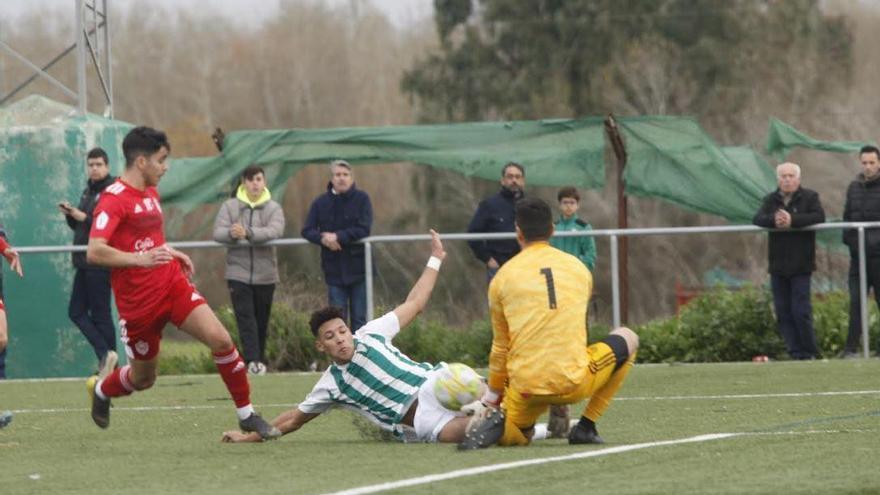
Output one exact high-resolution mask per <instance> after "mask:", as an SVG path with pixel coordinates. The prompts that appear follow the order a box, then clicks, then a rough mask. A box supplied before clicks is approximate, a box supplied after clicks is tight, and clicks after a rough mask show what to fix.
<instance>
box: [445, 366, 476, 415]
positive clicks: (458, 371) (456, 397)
mask: <svg viewBox="0 0 880 495" xmlns="http://www.w3.org/2000/svg"><path fill="white" fill-rule="evenodd" d="M485 387H486V385H485V384H484V382H483V377H482V376H480V375H479V374H477V372H476V371H474V370H473V369H471V367H470V366H468V365H466V364H461V363H452V364H447V365H446V366H444V367H442V368H441V369H440V370H438V376H437V380H436V381H435V382H434V396H435V397H437V402H439V403H440V405H441V406H443V407H445V408H446V409H449V410H451V411H458V410H459V409H461V406H463V405H465V404H470V403H471V402H473V401H475V400H478V399H479V398H480V397H481V396H482V395H483V392H484V390H485Z"/></svg>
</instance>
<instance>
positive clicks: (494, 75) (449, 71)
mask: <svg viewBox="0 0 880 495" xmlns="http://www.w3.org/2000/svg"><path fill="white" fill-rule="evenodd" d="M471 4H472V2H470V1H468V0H437V1H435V19H436V21H437V25H438V35H439V38H440V43H441V52H440V53H439V54H431V55H429V56H427V57H426V58H424V59H423V60H421V61H420V62H419V63H417V64H416V65H415V66H414V67H413V68H412V69H411V70H410V71H408V72H407V73H406V74H405V75H404V77H403V80H402V83H401V85H402V88H403V90H404V91H406V92H408V93H410V94H412V95H414V96H417V97H419V98H420V99H421V100H422V103H423V105H424V116H425V118H426V119H427V120H436V119H440V120H444V119H445V120H452V121H460V120H479V119H485V118H498V116H499V115H500V116H502V118H507V119H520V118H540V117H544V116H546V115H550V114H552V115H558V116H562V115H559V112H560V111H569V112H571V114H572V115H573V116H583V115H587V114H590V113H594V114H595V113H600V112H602V111H605V110H606V109H607V108H608V104H609V101H607V100H606V95H604V94H603V91H605V90H607V88H608V86H609V85H611V86H615V87H617V88H619V89H620V91H622V92H623V93H624V97H625V101H626V102H627V103H628V104H629V105H630V106H631V107H632V108H633V109H634V110H635V111H636V112H640V113H656V112H657V111H658V109H666V110H667V111H668V113H688V114H693V115H696V116H698V117H701V116H717V115H725V116H727V123H728V124H730V125H736V124H737V122H736V120H737V115H739V114H741V113H742V112H743V108H744V104H745V103H746V102H747V101H748V100H749V98H751V95H750V93H751V92H752V88H753V86H754V85H753V84H752V83H753V82H754V81H756V80H762V79H764V78H775V77H777V76H778V72H779V70H780V67H786V68H787V69H788V70H793V69H797V68H798V65H799V64H800V65H802V62H803V61H804V60H811V61H812V60H815V61H818V63H819V66H820V67H824V68H826V70H824V71H823V75H824V76H825V77H818V78H812V79H811V80H810V81H806V80H805V81H803V82H804V87H802V88H798V90H797V91H795V90H793V89H791V88H789V89H787V90H785V91H787V92H786V93H785V95H784V96H785V98H787V99H800V98H804V99H807V98H811V97H812V96H816V95H822V94H823V92H827V90H828V88H833V87H834V86H835V85H847V84H848V83H849V78H850V73H851V65H852V61H851V57H852V53H851V52H852V38H853V35H852V33H851V32H850V27H849V26H848V25H847V24H846V23H845V22H844V21H843V20H841V19H840V18H838V17H834V16H830V15H826V14H824V13H823V12H822V9H821V6H820V2H818V0H807V1H803V2H758V1H748V2H732V1H731V2H720V1H717V0H652V1H650V2H646V1H644V0H568V1H564V2H563V1H552V2H535V1H534V0H482V1H480V2H479V6H480V8H479V9H474V8H473V7H472V5H471ZM477 11H479V14H476V12H477ZM756 56H757V57H760V58H759V59H756ZM669 67H674V70H673V72H674V73H673V74H669V76H668V77H669V79H662V81H663V82H662V85H664V86H667V85H668V87H670V88H672V87H680V88H693V90H692V91H687V90H686V93H687V95H686V96H684V95H682V94H676V93H675V92H674V91H672V92H669V93H666V94H663V93H662V92H661V93H657V92H655V91H654V90H648V91H646V90H645V88H644V87H643V86H646V87H654V86H656V85H657V84H660V83H658V82H656V81H651V79H652V78H653V77H655V76H654V75H653V74H655V73H666V72H668V71H669ZM655 69H656V70H659V72H655ZM645 81H648V82H647V84H643V83H644V82H645ZM740 125H741V124H740Z"/></svg>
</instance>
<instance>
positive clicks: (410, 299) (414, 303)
mask: <svg viewBox="0 0 880 495" xmlns="http://www.w3.org/2000/svg"><path fill="white" fill-rule="evenodd" d="M444 258H446V251H444V250H443V243H442V242H440V234H438V233H437V232H435V231H434V230H431V258H430V259H429V260H428V265H427V266H426V267H425V269H424V271H422V276H421V277H419V279H418V281H416V284H415V285H414V286H413V288H412V290H410V291H409V295H408V296H406V301H404V302H403V304H401V305H400V306H398V307H396V308H394V314H395V315H397V321H398V322H400V328H403V327H405V326H407V325H408V324H409V323H410V322H411V321H413V320H414V319H415V317H416V316H418V314H419V313H421V312H422V310H423V309H425V306H426V305H427V304H428V299H430V297H431V292H432V291H433V290H434V284H436V283H437V275H438V274H439V273H440V262H442V261H443V259H444ZM435 259H436V260H437V261H434V260H435Z"/></svg>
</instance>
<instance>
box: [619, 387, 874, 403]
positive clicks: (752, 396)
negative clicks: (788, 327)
mask: <svg viewBox="0 0 880 495" xmlns="http://www.w3.org/2000/svg"><path fill="white" fill-rule="evenodd" d="M874 394H880V390H845V391H839V392H788V393H776V394H734V395H668V396H656V397H615V398H614V401H615V402H616V401H619V400H702V399H713V400H714V399H772V398H779V397H833V396H837V395H874Z"/></svg>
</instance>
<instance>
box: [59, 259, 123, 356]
mask: <svg viewBox="0 0 880 495" xmlns="http://www.w3.org/2000/svg"><path fill="white" fill-rule="evenodd" d="M67 315H68V316H69V317H70V320H71V321H73V323H74V324H76V326H77V327H79V330H80V332H82V334H83V335H84V336H85V338H86V340H88V341H89V344H90V345H91V346H92V349H93V350H94V351H95V356H96V357H97V358H98V361H101V360H102V359H104V356H106V355H107V352H108V351H111V350H112V351H115V350H116V327H114V326H113V316H112V315H111V313H110V272H109V271H108V270H84V269H79V268H78V269H77V270H76V275H75V276H74V277H73V290H71V292H70V305H69V306H68V307H67Z"/></svg>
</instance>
